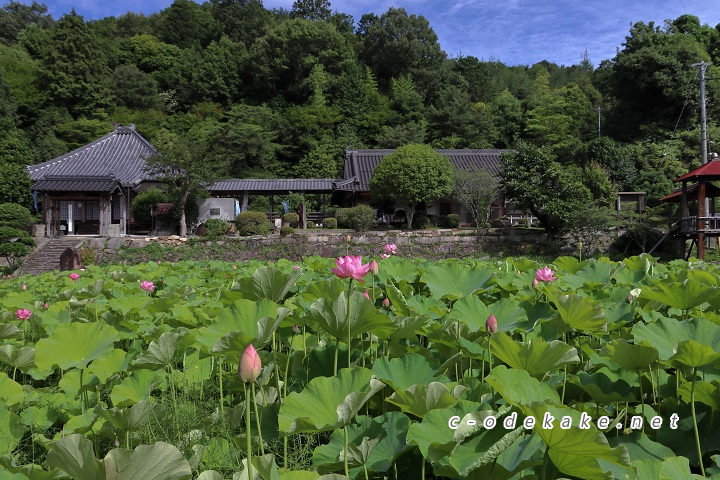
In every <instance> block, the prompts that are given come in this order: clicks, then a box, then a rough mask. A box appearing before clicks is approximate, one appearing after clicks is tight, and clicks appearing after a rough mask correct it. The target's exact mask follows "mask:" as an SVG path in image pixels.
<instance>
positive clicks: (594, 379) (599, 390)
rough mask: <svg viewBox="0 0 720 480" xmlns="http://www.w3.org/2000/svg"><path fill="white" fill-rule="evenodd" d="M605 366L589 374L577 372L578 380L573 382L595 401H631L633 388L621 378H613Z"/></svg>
mask: <svg viewBox="0 0 720 480" xmlns="http://www.w3.org/2000/svg"><path fill="white" fill-rule="evenodd" d="M609 373H610V371H609V370H608V369H607V368H601V369H600V370H598V371H597V372H595V373H593V374H592V375H589V374H588V373H587V372H582V371H581V372H578V374H577V377H578V381H577V382H573V383H577V385H578V386H579V387H580V388H582V389H583V390H585V392H586V393H587V394H588V395H590V397H592V399H593V400H595V401H596V402H597V403H613V402H631V401H633V400H635V394H634V388H633V387H632V386H630V384H629V383H628V382H626V381H625V380H623V379H613V378H611V377H610V376H609V375H608V374H609Z"/></svg>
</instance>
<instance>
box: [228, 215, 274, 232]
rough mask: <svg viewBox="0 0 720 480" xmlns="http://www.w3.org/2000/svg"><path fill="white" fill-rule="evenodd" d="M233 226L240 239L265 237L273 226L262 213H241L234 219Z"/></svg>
mask: <svg viewBox="0 0 720 480" xmlns="http://www.w3.org/2000/svg"><path fill="white" fill-rule="evenodd" d="M235 225H236V226H237V231H238V235H240V236H241V237H247V236H250V235H267V234H269V233H270V232H272V230H273V224H272V223H270V220H268V218H267V215H265V214H264V213H263V212H253V211H247V212H242V213H240V214H239V215H238V216H237V217H236V218H235Z"/></svg>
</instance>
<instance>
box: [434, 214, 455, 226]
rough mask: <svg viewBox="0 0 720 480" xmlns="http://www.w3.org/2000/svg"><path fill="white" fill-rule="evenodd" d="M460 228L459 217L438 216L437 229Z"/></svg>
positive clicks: (451, 215)
mask: <svg viewBox="0 0 720 480" xmlns="http://www.w3.org/2000/svg"><path fill="white" fill-rule="evenodd" d="M459 226H460V215H458V214H457V213H451V214H450V215H440V217H439V218H438V227H440V228H458V227H459Z"/></svg>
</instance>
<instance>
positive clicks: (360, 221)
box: [348, 205, 375, 232]
mask: <svg viewBox="0 0 720 480" xmlns="http://www.w3.org/2000/svg"><path fill="white" fill-rule="evenodd" d="M348 210H349V211H348V224H349V226H350V228H352V229H353V230H355V231H356V232H364V231H366V230H370V228H372V226H373V225H375V212H374V211H373V209H372V207H370V206H369V205H358V206H356V207H352V208H349V209H348Z"/></svg>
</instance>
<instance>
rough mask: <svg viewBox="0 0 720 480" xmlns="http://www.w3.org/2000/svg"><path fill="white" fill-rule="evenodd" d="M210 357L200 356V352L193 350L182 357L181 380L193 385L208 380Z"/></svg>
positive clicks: (210, 372)
mask: <svg viewBox="0 0 720 480" xmlns="http://www.w3.org/2000/svg"><path fill="white" fill-rule="evenodd" d="M212 364H213V359H212V358H200V352H198V351H197V350H194V351H192V352H189V353H187V354H186V355H185V356H184V357H183V372H182V373H183V380H184V381H185V382H187V383H188V384H189V386H191V387H193V386H195V385H197V384H199V383H202V382H204V381H206V380H209V379H210V377H211V376H212Z"/></svg>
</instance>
